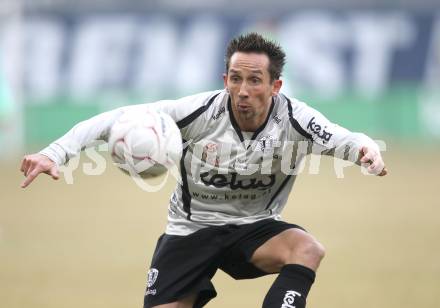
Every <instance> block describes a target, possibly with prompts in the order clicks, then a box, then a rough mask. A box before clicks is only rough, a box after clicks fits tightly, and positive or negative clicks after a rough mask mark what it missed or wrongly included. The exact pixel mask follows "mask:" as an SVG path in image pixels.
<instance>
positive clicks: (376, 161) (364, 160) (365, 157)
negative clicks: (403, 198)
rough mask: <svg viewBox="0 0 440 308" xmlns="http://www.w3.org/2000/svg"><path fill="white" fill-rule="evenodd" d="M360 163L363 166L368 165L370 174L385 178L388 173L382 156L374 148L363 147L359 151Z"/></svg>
mask: <svg viewBox="0 0 440 308" xmlns="http://www.w3.org/2000/svg"><path fill="white" fill-rule="evenodd" d="M359 161H360V162H361V164H368V167H367V171H368V173H370V174H374V175H377V176H384V175H387V173H388V170H387V168H386V167H385V163H384V161H383V159H382V156H381V155H380V153H379V152H377V151H376V150H375V149H373V148H370V147H366V146H364V147H362V148H361V149H360V151H359Z"/></svg>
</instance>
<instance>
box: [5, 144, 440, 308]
mask: <svg viewBox="0 0 440 308" xmlns="http://www.w3.org/2000/svg"><path fill="white" fill-rule="evenodd" d="M439 152H440V151H439V150H438V149H430V150H429V149H426V150H424V151H423V152H421V151H416V150H409V149H408V150H405V149H403V148H401V147H399V148H393V147H391V146H389V151H388V152H386V153H385V155H384V156H385V159H386V162H387V165H388V168H389V171H390V174H389V176H387V177H384V178H377V177H372V176H364V175H362V174H361V172H360V170H359V169H358V168H356V167H350V168H347V169H345V178H343V179H337V178H336V176H335V173H334V171H333V167H332V160H331V159H325V160H324V161H323V163H322V164H321V168H320V174H319V175H310V174H302V175H300V177H299V178H298V180H297V183H296V186H295V188H294V191H293V193H292V194H291V197H290V200H289V204H288V205H287V207H286V209H285V211H284V216H283V218H284V219H285V220H286V221H289V222H293V223H297V224H299V225H302V226H303V227H305V228H306V229H308V230H309V231H310V232H311V233H312V234H314V235H315V236H316V237H317V238H318V239H319V240H320V241H321V242H322V243H323V244H324V246H325V247H326V248H327V256H326V258H325V259H324V261H323V263H322V266H321V268H320V270H319V272H318V276H317V281H316V283H315V285H314V287H313V289H312V291H311V293H310V296H309V300H308V302H309V305H308V307H316V308H318V307H323V308H324V307H325V308H329V307H334V308H354V307H356V308H367V307H368V308H372V307H374V308H378V307H384V308H410V307H411V308H413V307H418V308H421V307H432V308H434V307H440V292H439V290H440V201H439V197H438V193H439V191H440V185H439V183H440V181H439V174H440V165H439V163H438V159H439ZM307 167H308V166H307V165H306V170H307ZM18 169H19V162H18V161H16V162H13V163H12V164H9V165H8V166H6V165H4V166H3V167H2V169H1V170H2V173H1V175H0V181H1V197H0V198H1V199H0V200H1V202H0V307H5V308H19V307H33V308H55V307H56V308H59V307H63V308H77V307H85V308H89V307H90V308H95V307H96V308H101V307H102V308H104V307H105V308H121V307H124V308H125V307H141V306H142V300H143V294H144V288H145V282H146V272H147V269H148V265H149V262H150V258H151V255H152V253H153V249H154V246H155V242H156V239H157V237H158V236H159V235H160V234H161V233H162V232H163V229H164V226H165V223H166V215H167V201H168V198H169V195H170V193H171V191H172V189H173V186H174V183H173V181H170V182H169V183H168V185H167V186H166V187H165V188H164V189H163V190H161V191H160V192H158V193H146V192H144V191H142V190H141V189H139V188H138V187H137V186H136V185H135V184H134V183H133V181H132V180H131V179H130V178H129V177H127V176H125V175H124V174H122V173H121V172H120V171H118V170H116V168H115V167H113V166H110V165H108V167H107V169H106V171H105V173H104V174H103V175H100V176H86V175H84V174H83V172H82V171H81V170H77V171H76V172H75V173H74V184H73V185H67V184H66V183H65V182H64V180H63V179H60V180H59V181H58V182H54V181H53V180H51V179H50V178H49V177H47V176H42V177H40V178H38V179H37V180H36V181H35V182H34V183H33V184H32V185H31V186H30V187H29V188H28V189H26V190H22V189H21V188H19V185H20V183H21V181H22V175H21V174H20V173H19V171H18ZM274 277H275V276H268V277H265V278H260V279H256V280H249V281H240V282H237V281H234V280H232V279H231V278H229V277H228V276H226V275H225V274H223V273H221V272H218V274H217V275H216V276H215V278H214V284H215V286H216V288H217V291H218V293H219V296H218V297H217V298H216V299H214V300H213V301H211V303H210V304H209V305H208V307H212V308H220V307H222V308H224V307H261V302H262V299H263V298H264V295H265V293H266V290H267V289H268V288H269V286H270V284H271V282H272V280H273V279H274Z"/></svg>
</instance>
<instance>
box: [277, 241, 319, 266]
mask: <svg viewBox="0 0 440 308" xmlns="http://www.w3.org/2000/svg"><path fill="white" fill-rule="evenodd" d="M324 256H325V248H324V246H323V245H322V244H321V243H320V242H318V241H317V240H316V239H315V238H313V237H311V236H310V237H307V238H306V239H304V240H302V241H300V242H299V243H296V244H295V245H293V246H292V247H291V249H290V250H289V254H288V256H287V260H286V262H285V263H286V264H292V263H297V262H298V261H299V260H301V261H305V260H307V261H308V262H310V263H311V264H314V265H315V266H316V267H317V266H318V265H319V263H320V262H321V260H322V259H323V258H324ZM315 266H314V267H315Z"/></svg>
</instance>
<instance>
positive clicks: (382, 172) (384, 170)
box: [378, 167, 388, 176]
mask: <svg viewBox="0 0 440 308" xmlns="http://www.w3.org/2000/svg"><path fill="white" fill-rule="evenodd" d="M387 174H388V169H387V168H386V167H384V168H383V169H382V171H381V173H379V174H378V176H385V175H387Z"/></svg>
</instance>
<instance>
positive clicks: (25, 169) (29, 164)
mask: <svg viewBox="0 0 440 308" xmlns="http://www.w3.org/2000/svg"><path fill="white" fill-rule="evenodd" d="M23 165H24V166H23V173H24V175H25V176H27V175H28V173H29V172H30V171H29V169H31V167H32V162H31V160H30V159H29V158H26V159H25V161H24V162H23Z"/></svg>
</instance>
